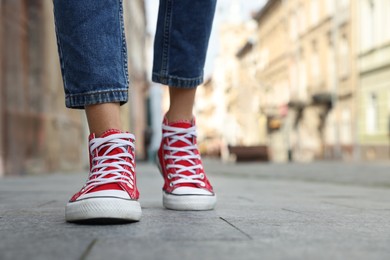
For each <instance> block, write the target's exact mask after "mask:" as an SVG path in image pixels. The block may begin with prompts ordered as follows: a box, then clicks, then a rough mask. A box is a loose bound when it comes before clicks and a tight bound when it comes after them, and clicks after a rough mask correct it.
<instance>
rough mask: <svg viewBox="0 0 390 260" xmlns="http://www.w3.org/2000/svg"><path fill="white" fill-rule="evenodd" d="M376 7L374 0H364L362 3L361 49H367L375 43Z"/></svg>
mask: <svg viewBox="0 0 390 260" xmlns="http://www.w3.org/2000/svg"><path fill="white" fill-rule="evenodd" d="M376 8H377V6H376V5H375V1H374V0H364V2H363V5H362V11H361V13H362V19H360V20H361V24H360V25H361V26H360V28H362V33H361V43H362V50H363V51H367V50H370V49H372V48H373V47H374V46H375V43H376V26H375V23H376V22H375V20H376V19H375V17H376Z"/></svg>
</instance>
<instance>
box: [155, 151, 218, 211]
mask: <svg viewBox="0 0 390 260" xmlns="http://www.w3.org/2000/svg"><path fill="white" fill-rule="evenodd" d="M156 164H157V167H158V169H159V170H160V173H161V176H163V173H162V168H161V164H160V160H159V158H158V155H157V156H156ZM163 178H164V176H163ZM216 204H217V195H215V194H214V195H192V194H188V195H186V194H184V195H174V194H168V193H165V192H164V191H163V206H164V207H165V208H167V209H172V210H194V211H195V210H197V211H198V210H199V211H200V210H212V209H214V208H215V205H216Z"/></svg>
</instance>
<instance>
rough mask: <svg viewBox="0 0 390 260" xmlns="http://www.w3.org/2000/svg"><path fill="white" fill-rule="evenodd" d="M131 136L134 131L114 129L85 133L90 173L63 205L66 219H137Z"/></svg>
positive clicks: (108, 220)
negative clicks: (97, 135)
mask: <svg viewBox="0 0 390 260" xmlns="http://www.w3.org/2000/svg"><path fill="white" fill-rule="evenodd" d="M134 140H135V138H134V135H132V134H129V133H122V132H120V131H118V130H114V129H111V130H108V131H106V132H105V133H104V134H103V135H102V136H101V137H95V135H94V134H91V135H90V136H89V151H90V173H89V176H88V179H87V182H86V184H85V185H84V186H83V188H82V189H81V190H80V191H79V192H78V193H76V194H75V195H74V196H73V197H72V198H71V199H70V201H69V202H68V204H67V205H66V211H65V219H66V221H69V222H77V221H88V220H89V221H97V220H98V221H101V220H104V221H105V222H116V221H138V220H140V218H141V206H140V204H139V202H138V198H139V192H138V189H137V185H136V177H135V155H134Z"/></svg>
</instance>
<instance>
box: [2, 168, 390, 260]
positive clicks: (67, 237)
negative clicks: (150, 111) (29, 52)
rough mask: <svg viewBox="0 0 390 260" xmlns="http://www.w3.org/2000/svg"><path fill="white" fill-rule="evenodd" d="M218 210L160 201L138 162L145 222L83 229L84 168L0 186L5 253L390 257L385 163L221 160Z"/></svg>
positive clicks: (152, 172) (154, 177)
mask: <svg viewBox="0 0 390 260" xmlns="http://www.w3.org/2000/svg"><path fill="white" fill-rule="evenodd" d="M205 168H206V170H207V171H208V172H209V176H210V179H211V181H212V182H213V184H214V186H215V189H216V191H217V194H218V205H217V209H216V210H215V211H209V212H175V211H170V210H165V209H163V208H162V204H161V185H162V179H161V177H160V176H159V173H158V172H157V169H156V167H155V166H154V165H150V164H142V163H140V164H138V166H137V172H138V178H139V181H138V183H139V188H140V191H141V203H142V207H143V218H142V220H141V221H140V222H139V223H133V224H127V225H114V226H83V225H75V224H68V223H66V222H65V221H64V205H65V203H66V201H67V200H68V199H69V197H70V196H71V194H73V193H74V192H75V191H76V190H78V188H80V186H81V185H82V184H83V181H84V180H85V178H86V174H85V173H77V174H76V173H75V174H64V173H53V174H51V175H50V176H28V177H10V178H5V179H3V180H2V181H1V182H0V239H1V241H0V259H2V260H8V259H9V260H11V259H12V260H18V259H40V260H44V259H112V260H114V259H171V260H174V259H389V257H390V247H389V244H390V178H389V175H390V172H389V170H388V169H389V163H388V162H383V163H376V164H371V163H357V164H348V163H338V162H316V163H310V164H259V163H246V164H234V165H233V164H222V163H220V162H218V161H211V160H208V161H206V163H205Z"/></svg>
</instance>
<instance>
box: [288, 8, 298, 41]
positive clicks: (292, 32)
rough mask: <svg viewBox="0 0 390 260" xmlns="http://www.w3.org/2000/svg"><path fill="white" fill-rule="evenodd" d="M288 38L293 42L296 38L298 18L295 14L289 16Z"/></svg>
mask: <svg viewBox="0 0 390 260" xmlns="http://www.w3.org/2000/svg"><path fill="white" fill-rule="evenodd" d="M290 37H291V40H293V41H295V40H296V39H297V38H298V17H297V13H296V12H293V13H292V14H291V20H290Z"/></svg>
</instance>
